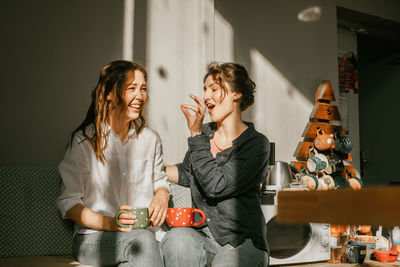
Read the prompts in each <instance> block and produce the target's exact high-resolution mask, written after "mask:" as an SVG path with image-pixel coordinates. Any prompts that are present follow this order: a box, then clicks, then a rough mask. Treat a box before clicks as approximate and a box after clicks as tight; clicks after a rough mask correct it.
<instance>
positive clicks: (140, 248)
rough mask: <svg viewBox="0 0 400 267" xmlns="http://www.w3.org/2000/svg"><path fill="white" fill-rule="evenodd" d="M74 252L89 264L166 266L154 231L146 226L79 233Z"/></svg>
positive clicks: (78, 258)
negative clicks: (134, 228)
mask: <svg viewBox="0 0 400 267" xmlns="http://www.w3.org/2000/svg"><path fill="white" fill-rule="evenodd" d="M72 251H73V255H74V258H75V259H76V260H77V261H79V262H80V263H82V264H87V265H94V266H120V267H122V266H123V267H125V266H146V267H147V266H149V267H150V266H151V267H153V266H154V267H162V266H163V264H162V259H161V254H160V249H159V247H158V242H157V241H156V239H155V238H154V234H153V233H152V232H150V231H148V230H143V229H136V230H132V231H130V232H126V233H124V232H103V231H99V232H96V233H92V234H76V235H75V237H74V240H73V245H72Z"/></svg>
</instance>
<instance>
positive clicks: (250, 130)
mask: <svg viewBox="0 0 400 267" xmlns="http://www.w3.org/2000/svg"><path fill="white" fill-rule="evenodd" d="M243 122H244V123H245V124H246V125H247V129H246V130H244V132H243V133H242V134H241V135H239V137H238V138H236V139H235V140H233V141H232V144H233V145H235V144H239V143H241V142H243V141H246V140H248V139H249V138H251V137H252V136H253V135H254V133H255V129H254V124H253V123H252V122H247V121H243ZM216 129H217V123H216V122H209V123H206V124H204V125H203V133H204V134H206V135H207V136H209V137H210V138H212V137H213V136H214V134H215V131H216Z"/></svg>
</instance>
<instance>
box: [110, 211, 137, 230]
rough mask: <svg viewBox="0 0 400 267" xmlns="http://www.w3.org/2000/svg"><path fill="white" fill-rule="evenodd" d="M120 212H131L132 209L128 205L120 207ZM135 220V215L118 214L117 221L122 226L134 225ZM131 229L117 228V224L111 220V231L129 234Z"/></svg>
mask: <svg viewBox="0 0 400 267" xmlns="http://www.w3.org/2000/svg"><path fill="white" fill-rule="evenodd" d="M120 210H132V207H131V206H129V205H121V206H120V207H119V209H118V211H120ZM135 220H136V215H135V214H133V213H132V214H129V213H120V214H119V215H118V221H119V222H120V223H122V224H131V225H133V224H135ZM131 230H132V228H130V227H119V226H118V225H117V223H116V222H115V219H114V220H113V224H112V230H111V231H120V232H130V231H131Z"/></svg>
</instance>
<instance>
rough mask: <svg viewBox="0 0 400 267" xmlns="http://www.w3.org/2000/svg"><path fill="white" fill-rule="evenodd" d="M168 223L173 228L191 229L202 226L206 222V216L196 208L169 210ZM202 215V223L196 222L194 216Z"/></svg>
mask: <svg viewBox="0 0 400 267" xmlns="http://www.w3.org/2000/svg"><path fill="white" fill-rule="evenodd" d="M167 212H168V213H167V223H168V225H169V226H172V227H191V226H199V225H202V224H203V223H204V222H205V221H206V215H205V214H204V212H203V211H202V210H200V209H194V208H168V211H167ZM196 212H198V213H200V215H201V217H202V219H201V221H200V222H194V214H195V213H196Z"/></svg>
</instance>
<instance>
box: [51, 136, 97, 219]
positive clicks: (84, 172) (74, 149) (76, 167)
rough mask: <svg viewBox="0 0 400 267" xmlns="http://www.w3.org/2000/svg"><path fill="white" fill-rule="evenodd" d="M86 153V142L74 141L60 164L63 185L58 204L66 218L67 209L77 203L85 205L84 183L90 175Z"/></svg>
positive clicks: (59, 169)
mask: <svg viewBox="0 0 400 267" xmlns="http://www.w3.org/2000/svg"><path fill="white" fill-rule="evenodd" d="M86 153H87V152H85V150H84V144H82V143H78V142H74V143H73V144H72V146H71V147H69V148H68V149H67V151H66V153H65V156H64V159H63V160H62V161H61V162H60V164H59V165H58V171H59V173H60V175H61V179H62V185H61V194H60V196H59V197H58V198H57V200H56V205H57V207H58V209H59V210H60V211H61V215H62V217H63V218H64V219H65V218H66V217H65V214H66V213H67V211H68V210H69V209H71V208H72V207H73V206H75V205H77V204H82V205H84V203H83V201H82V197H83V195H84V184H85V180H86V179H87V177H88V175H89V166H88V158H87V154H86Z"/></svg>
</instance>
